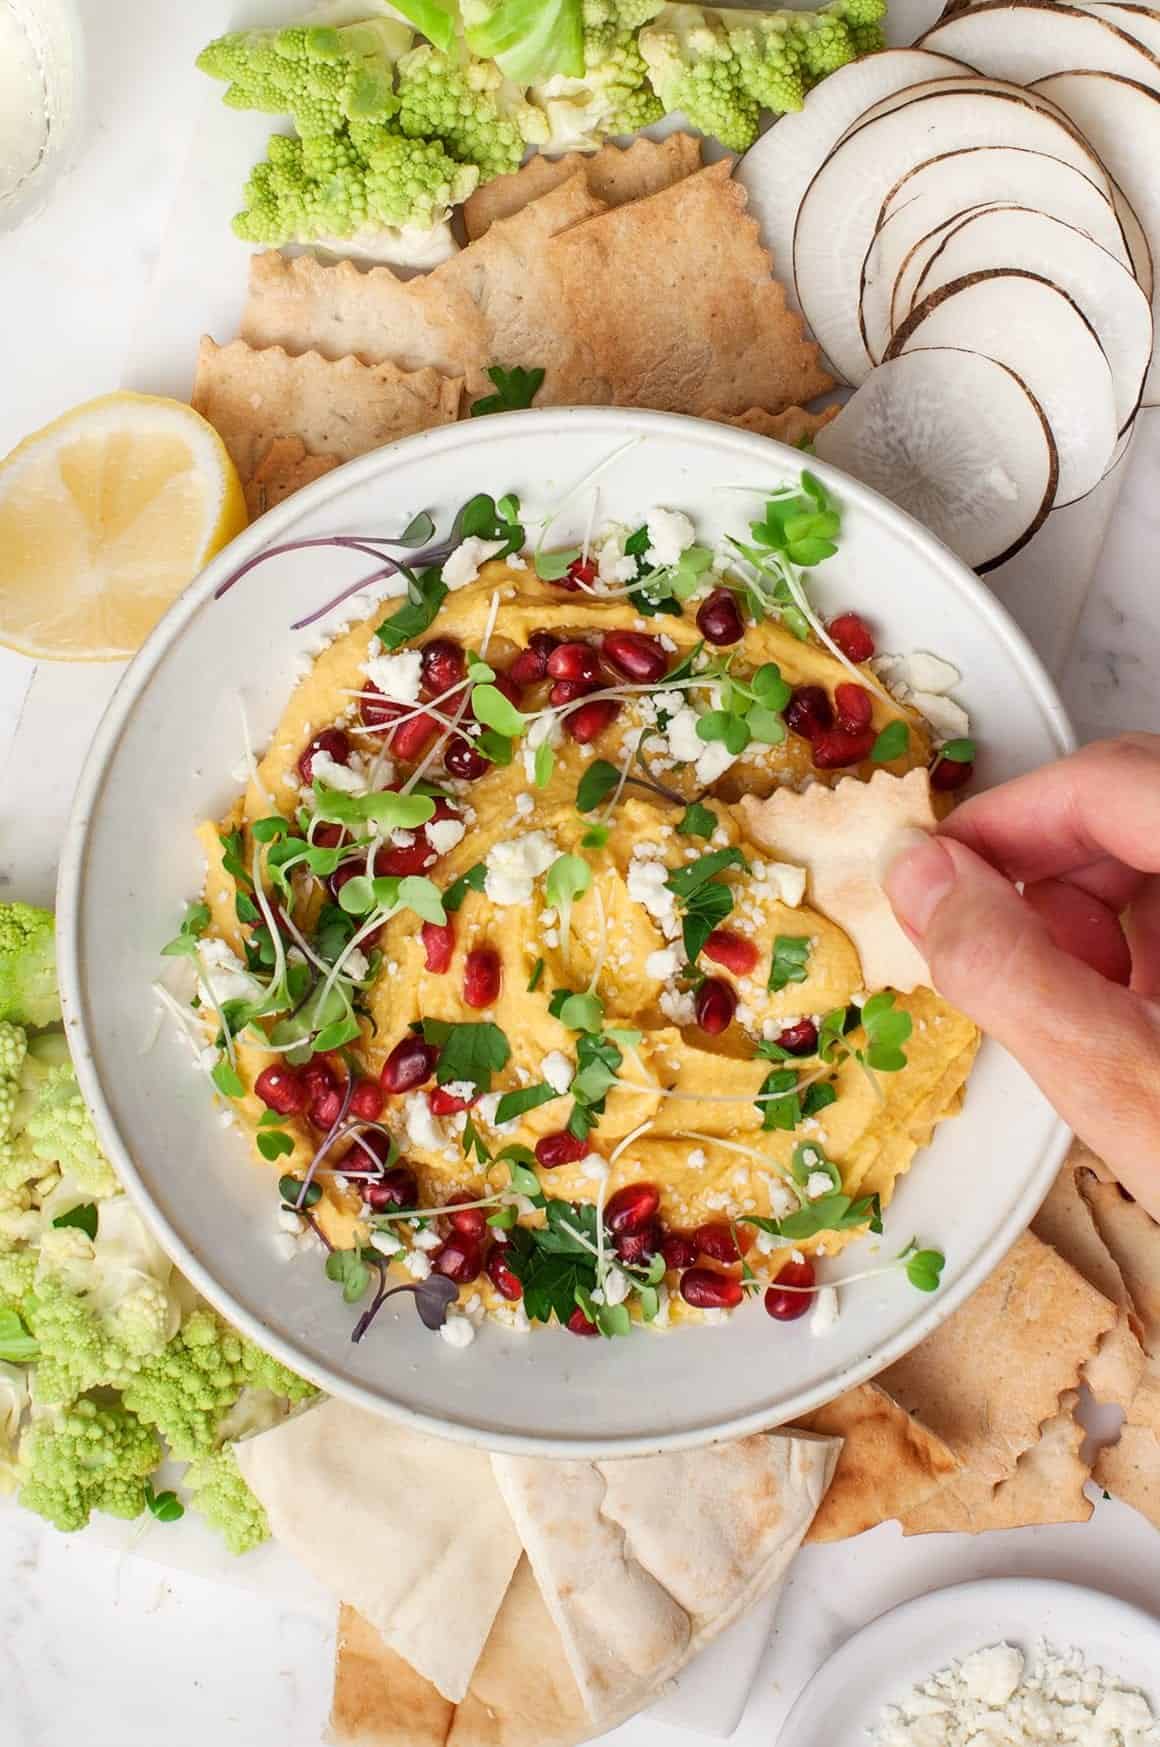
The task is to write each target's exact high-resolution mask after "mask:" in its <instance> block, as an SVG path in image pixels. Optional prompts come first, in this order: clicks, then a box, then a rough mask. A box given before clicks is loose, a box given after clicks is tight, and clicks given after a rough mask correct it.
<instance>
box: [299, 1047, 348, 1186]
mask: <svg viewBox="0 0 1160 1747" xmlns="http://www.w3.org/2000/svg"><path fill="white" fill-rule="evenodd" d="M353 1097H354V1075H353V1074H348V1075H347V1077H346V1087H345V1090H344V1091H343V1094H342V1108H341V1109H340V1110H339V1113H338V1115H337V1116H336V1117H335V1119H334V1121H333V1122H332V1123H331V1125H330V1127H329V1128H328V1129H327V1131H326V1134H325V1135H324V1136H323V1139H322V1143H321V1145H320V1146H319V1147H318V1150H317V1151H316V1152H315V1154H314V1157H313V1158H312V1159H311V1161H310V1163H309V1165H308V1166H307V1167H306V1175H305V1176H304V1177H303V1179H302V1187H301V1188H300V1189H299V1191H298V1199H297V1200H296V1201H295V1202H294V1211H295V1213H301V1212H302V1209H303V1205H304V1203H305V1200H306V1195H307V1192H308V1191H309V1189H310V1187H311V1185H312V1184H313V1183H314V1173H315V1172H316V1171H317V1169H318V1167H319V1165H320V1164H321V1163H322V1161H323V1159H324V1158H325V1157H326V1155H327V1153H328V1152H329V1151H330V1149H331V1147H332V1146H334V1144H335V1142H336V1141H337V1140H338V1138H339V1136H340V1135H341V1134H342V1131H343V1124H344V1123H345V1122H346V1117H347V1112H348V1111H349V1109H350V1101H351V1099H352V1098H353Z"/></svg>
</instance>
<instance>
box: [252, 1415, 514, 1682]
mask: <svg viewBox="0 0 1160 1747" xmlns="http://www.w3.org/2000/svg"><path fill="white" fill-rule="evenodd" d="M238 1466H239V1467H240V1468H241V1470H242V1473H243V1475H244V1476H245V1478H246V1480H247V1482H248V1483H249V1485H250V1486H251V1487H252V1488H253V1490H254V1492H255V1493H256V1494H257V1496H258V1498H259V1499H260V1500H261V1501H262V1504H263V1505H264V1506H265V1509H266V1514H267V1515H268V1517H269V1519H270V1529H271V1532H272V1534H273V1535H274V1538H275V1539H276V1540H279V1541H281V1542H283V1543H284V1545H286V1546H287V1547H289V1548H290V1550H291V1552H293V1553H296V1554H297V1556H298V1557H299V1559H301V1561H302V1563H303V1564H304V1565H305V1566H306V1568H307V1570H308V1571H311V1572H312V1573H313V1574H314V1576H315V1577H317V1578H318V1580H319V1582H321V1583H323V1584H325V1585H326V1587H327V1588H328V1589H331V1590H333V1591H335V1593H336V1594H337V1595H338V1596H339V1597H340V1599H341V1600H343V1601H347V1602H349V1603H350V1604H351V1605H352V1606H353V1607H354V1608H356V1609H357V1610H358V1612H359V1613H360V1614H362V1616H363V1617H364V1619H365V1620H366V1621H367V1622H368V1623H369V1624H370V1625H371V1626H373V1627H374V1629H375V1630H376V1631H377V1632H378V1633H379V1635H380V1637H381V1638H382V1639H383V1642H384V1643H385V1645H386V1647H387V1648H388V1649H389V1650H391V1651H393V1652H394V1653H395V1654H396V1655H397V1656H401V1657H403V1658H405V1660H406V1661H407V1662H409V1663H410V1665H411V1667H412V1668H413V1669H414V1670H415V1671H416V1673H418V1674H421V1675H423V1676H424V1677H425V1678H426V1679H427V1680H429V1681H431V1683H432V1685H433V1686H435V1687H436V1689H437V1690H438V1691H439V1692H440V1693H441V1694H442V1695H443V1697H444V1698H447V1699H450V1700H452V1701H453V1702H458V1701H459V1700H460V1699H461V1698H462V1697H463V1696H464V1694H465V1693H466V1691H467V1687H468V1682H469V1681H470V1679H471V1673H472V1670H473V1669H474V1667H475V1664H476V1662H477V1661H478V1660H479V1653H480V1651H481V1650H482V1649H483V1646H484V1643H485V1641H486V1639H487V1635H488V1633H489V1632H490V1630H491V1627H492V1624H493V1622H494V1620H495V1616H496V1614H497V1613H498V1612H499V1608H500V1604H501V1602H502V1601H503V1598H504V1596H505V1594H506V1593H507V1588H508V1584H509V1583H510V1582H511V1577H512V1572H513V1571H514V1570H515V1568H516V1564H517V1562H518V1560H519V1557H520V1541H519V1536H518V1535H517V1533H516V1531H515V1528H514V1527H513V1524H512V1521H511V1518H510V1516H509V1515H508V1512H507V1510H506V1509H505V1508H504V1504H503V1500H502V1499H501V1498H500V1495H499V1492H498V1491H497V1489H496V1486H495V1482H494V1480H493V1479H492V1473H491V1467H490V1465H489V1462H488V1458H487V1456H486V1455H485V1454H483V1453H482V1452H480V1451H478V1450H470V1449H466V1448H464V1447H463V1446H461V1445H458V1444H451V1443H447V1442H444V1441H443V1440H442V1439H436V1438H426V1437H420V1436H418V1435H417V1434H416V1433H414V1432H411V1431H407V1430H405V1429H404V1428H403V1427H401V1426H397V1425H394V1424H392V1422H391V1421H389V1420H385V1419H380V1418H379V1416H378V1415H377V1414H371V1413H365V1412H363V1411H362V1410H361V1409H360V1408H356V1407H351V1406H350V1405H348V1404H347V1403H346V1402H344V1401H339V1400H329V1401H324V1402H323V1403H321V1405H320V1406H318V1407H315V1408H312V1409H310V1410H309V1411H308V1412H306V1413H302V1414H299V1415H298V1416H297V1417H296V1418H294V1419H290V1420H287V1421H286V1422H285V1423H284V1424H283V1425H280V1426H276V1427H275V1428H274V1430H273V1431H269V1432H263V1433H262V1434H261V1436H260V1437H256V1438H250V1439H248V1440H246V1441H245V1442H244V1443H242V1444H239V1445H238ZM385 1474H389V1475H390V1477H391V1484H390V1486H389V1488H384V1486H383V1484H382V1480H383V1476H384V1475H385ZM417 1522H421V1525H422V1529H421V1532H420V1533H416V1523H417Z"/></svg>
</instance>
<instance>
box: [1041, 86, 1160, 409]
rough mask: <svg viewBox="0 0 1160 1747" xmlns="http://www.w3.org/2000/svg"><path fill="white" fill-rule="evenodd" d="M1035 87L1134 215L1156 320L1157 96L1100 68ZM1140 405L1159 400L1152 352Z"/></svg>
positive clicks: (1159, 284) (1159, 244) (1159, 315)
mask: <svg viewBox="0 0 1160 1747" xmlns="http://www.w3.org/2000/svg"><path fill="white" fill-rule="evenodd" d="M1036 89H1037V90H1040V91H1042V92H1043V93H1044V95H1045V96H1047V97H1050V98H1051V101H1052V102H1053V103H1057V104H1058V105H1059V106H1060V108H1061V109H1063V110H1065V111H1066V113H1067V114H1068V115H1069V116H1070V117H1071V119H1072V120H1073V121H1074V123H1075V125H1076V127H1078V128H1080V129H1081V130H1082V132H1083V134H1084V136H1085V138H1087V139H1090V140H1091V143H1092V145H1093V146H1094V147H1095V149H1096V151H1097V152H1098V153H1099V154H1100V157H1101V158H1102V159H1103V161H1104V163H1105V164H1106V165H1107V167H1108V171H1109V173H1110V174H1111V175H1112V176H1114V177H1115V180H1116V183H1117V185H1118V186H1119V188H1121V189H1122V191H1123V193H1124V195H1125V197H1126V198H1127V200H1128V201H1129V203H1130V205H1131V207H1132V210H1133V212H1134V213H1135V215H1136V217H1137V218H1138V219H1139V221H1140V227H1141V229H1142V231H1143V233H1144V236H1145V237H1146V239H1147V242H1148V247H1149V249H1150V251H1151V256H1152V266H1153V275H1152V277H1153V284H1152V314H1153V316H1154V318H1156V321H1157V323H1158V326H1160V97H1157V96H1156V94H1155V93H1154V92H1152V91H1148V90H1145V89H1144V87H1143V86H1141V85H1135V84H1133V83H1131V81H1129V80H1127V79H1117V78H1112V77H1110V76H1109V75H1108V74H1106V73H1089V72H1083V73H1057V74H1055V76H1054V77H1053V78H1050V79H1042V80H1040V81H1039V84H1038V85H1037V87H1036ZM1144 405H1145V406H1157V405H1160V368H1158V367H1157V363H1156V360H1155V358H1154V359H1153V363H1152V368H1151V370H1150V371H1149V372H1148V380H1147V382H1146V383H1145V385H1144Z"/></svg>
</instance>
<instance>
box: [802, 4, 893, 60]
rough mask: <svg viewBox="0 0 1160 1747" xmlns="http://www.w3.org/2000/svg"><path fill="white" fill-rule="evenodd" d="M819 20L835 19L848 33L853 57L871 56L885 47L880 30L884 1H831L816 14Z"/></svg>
mask: <svg viewBox="0 0 1160 1747" xmlns="http://www.w3.org/2000/svg"><path fill="white" fill-rule="evenodd" d="M818 17H819V18H827V17H828V18H837V19H840V20H841V21H842V23H844V24H845V25H846V27H847V29H848V30H849V32H850V41H851V44H852V46H853V49H854V53H855V55H873V54H877V53H878V51H879V50H880V49H884V48H885V47H886V32H885V31H884V30H883V28H882V24H883V20H884V19H885V17H886V0H831V3H830V4H829V5H828V6H823V7H821V8H820V10H819V12H818Z"/></svg>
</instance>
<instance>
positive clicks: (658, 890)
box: [628, 848, 681, 940]
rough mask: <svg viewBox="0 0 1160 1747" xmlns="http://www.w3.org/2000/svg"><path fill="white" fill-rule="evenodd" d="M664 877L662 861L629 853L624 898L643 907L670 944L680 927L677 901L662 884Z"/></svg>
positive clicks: (665, 873)
mask: <svg viewBox="0 0 1160 1747" xmlns="http://www.w3.org/2000/svg"><path fill="white" fill-rule="evenodd" d="M668 877H669V870H668V868H667V867H666V866H665V864H664V862H663V861H654V860H653V859H652V858H651V857H648V858H647V859H646V858H645V857H644V856H643V855H642V853H641V850H640V849H639V848H637V849H634V850H633V853H632V860H631V861H630V862H629V864H628V895H629V897H630V898H631V899H632V900H633V901H634V903H637V904H643V905H644V907H645V909H646V910H647V911H648V913H649V915H650V916H651V917H652V919H653V921H654V922H659V923H660V927H661V932H662V933H663V934H664V935H665V936H666V937H667V938H668V939H670V940H672V939H674V938H675V937H676V935H678V934H679V933H680V931H681V924H680V918H679V917H678V915H677V900H676V898H675V897H674V895H673V893H672V892H670V891H669V888H668V886H667V885H666V883H665V882H666V881H667V879H668Z"/></svg>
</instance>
